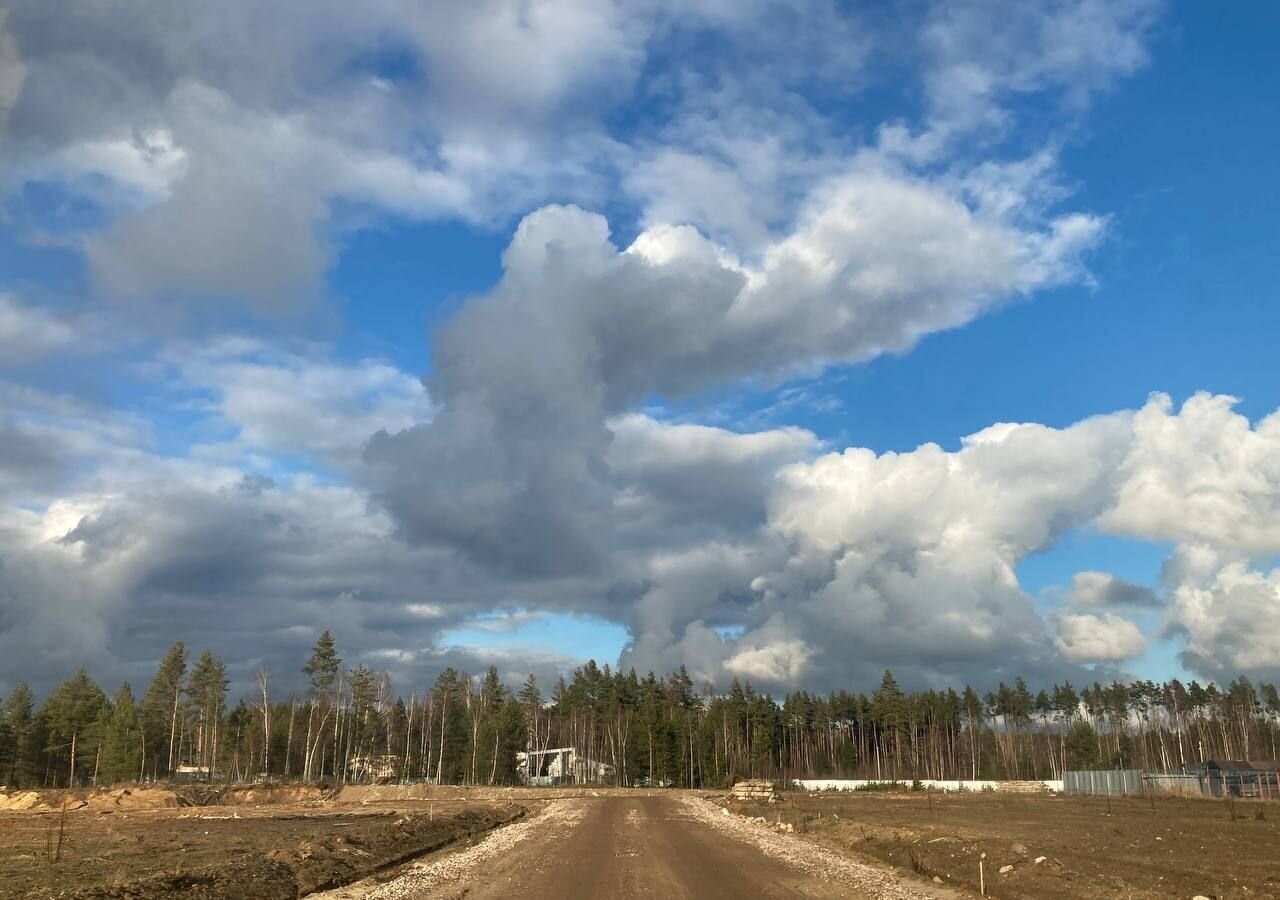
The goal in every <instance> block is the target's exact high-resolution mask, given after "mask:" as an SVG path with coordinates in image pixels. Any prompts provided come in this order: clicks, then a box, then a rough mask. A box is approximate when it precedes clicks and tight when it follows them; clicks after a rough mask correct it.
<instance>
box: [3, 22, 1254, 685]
mask: <svg viewBox="0 0 1280 900" xmlns="http://www.w3.org/2000/svg"><path fill="white" fill-rule="evenodd" d="M1277 26H1280V11H1278V10H1277V8H1276V7H1275V5H1274V4H1269V3H1261V2H1258V3H1239V4H1231V5H1229V6H1225V5H1218V6H1206V5H1204V4H1190V3H1186V4H1183V3H1173V2H1159V0H1111V2H1102V0H1053V2H1039V3H1016V4H1015V3H1002V2H994V0H960V2H949V3H929V2H923V0H911V2H907V0H903V2H895V3H890V4H863V5H858V4H847V3H833V2H823V0H811V2H800V0H795V2H792V0H776V2H775V0H745V2H744V0H737V2H733V3H728V2H724V3H722V2H700V3H686V2H683V0H633V2H608V0H562V2H558V3H555V4H549V3H539V2H528V0H521V2H514V0H512V2H507V0H486V2H481V3H476V2H456V3H455V2H452V0H448V2H439V3H433V4H429V5H425V6H424V5H422V4H416V3H409V2H405V0H374V2H370V3H366V4H353V5H340V4H326V5H321V6H316V5H315V4H313V3H310V2H304V0H280V2H277V3H275V4H271V5H269V6H265V7H264V6H262V5H261V4H255V3H248V2H240V0H231V2H225V3H220V4H212V5H211V4H204V3H196V2H188V0H178V2H174V0H165V2H158V0H126V2H123V3H119V4H113V5H111V6H110V8H108V7H106V6H103V5H102V4H100V3H97V2H93V0H68V2H65V3H61V4H57V6H56V8H54V7H52V6H50V5H49V4H47V3H44V2H41V0H0V689H3V690H7V689H8V688H10V687H11V686H12V685H13V684H15V683H16V682H17V681H18V680H20V679H25V680H28V681H30V682H31V683H32V684H33V685H35V686H36V687H37V688H38V689H41V690H45V689H47V688H48V687H49V686H50V685H52V684H53V683H55V682H56V681H57V680H59V679H61V678H63V677H66V676H67V675H68V674H70V673H71V672H72V671H73V670H74V669H75V667H77V666H79V665H81V664H84V665H86V666H87V667H88V668H89V670H90V672H91V673H92V674H93V675H94V676H95V677H97V678H98V679H100V680H101V681H103V682H104V683H108V684H115V683H117V682H119V681H120V680H124V679H128V680H130V681H131V682H133V683H134V684H135V685H138V684H141V683H145V682H146V680H147V679H148V678H149V677H150V674H151V673H152V672H153V671H154V668H155V664H156V662H157V660H158V658H159V657H160V656H161V654H162V653H163V652H164V650H165V648H166V647H167V646H168V645H169V644H170V643H172V642H173V641H175V640H183V641H185V642H186V643H187V644H188V646H189V647H191V648H193V649H202V648H204V647H208V648H210V649H212V650H213V651H214V652H216V653H218V654H220V655H221V656H222V657H223V658H224V659H225V660H226V662H227V664H228V667H229V671H230V674H231V676H232V678H233V680H234V681H235V683H236V684H239V685H244V684H247V683H248V681H249V679H250V677H251V673H252V672H253V671H255V670H256V669H257V668H258V667H260V666H261V665H263V664H266V665H268V666H269V667H270V668H271V670H272V671H273V672H278V673H281V676H280V677H282V678H285V679H286V680H287V679H288V678H291V677H292V678H297V679H299V681H300V676H298V675H296V670H297V669H299V668H300V667H301V665H302V663H303V662H304V661H305V659H306V656H307V655H308V653H309V650H310V647H311V645H312V644H313V643H314V641H315V639H316V637H317V636H318V634H319V632H320V631H321V630H323V629H330V630H331V631H332V632H333V633H334V635H335V636H336V639H337V642H338V648H339V652H340V654H341V655H342V656H343V657H344V659H346V661H347V662H348V663H349V664H355V663H357V662H364V663H365V664H366V665H369V666H370V667H372V668H375V669H380V670H386V671H388V672H389V673H390V674H391V676H392V679H393V682H394V683H395V684H397V685H398V686H399V687H400V688H402V689H404V690H406V691H407V690H410V689H413V688H414V687H419V686H422V685H425V684H427V683H428V682H429V680H430V679H432V678H433V677H434V675H435V674H436V673H437V672H438V671H439V670H440V669H442V668H443V667H445V666H454V667H456V668H459V669H461V670H463V671H466V672H470V673H476V672H479V671H481V670H482V669H484V668H486V667H488V666H490V665H494V666H497V667H498V669H499V672H500V674H501V676H502V677H503V678H505V679H507V680H508V681H509V682H511V683H517V682H519V681H522V680H523V679H524V678H525V677H526V675H527V674H529V673H535V674H536V675H537V676H538V677H539V678H540V679H543V680H544V681H545V680H548V679H552V678H554V677H556V675H557V674H558V673H563V672H566V671H569V670H571V669H572V668H574V667H575V666H577V665H580V664H581V663H582V662H583V661H585V660H586V659H587V658H595V659H597V660H598V661H600V662H602V663H609V664H611V665H613V666H621V667H624V668H635V669H636V670H637V671H639V672H641V673H643V672H645V671H649V670H653V671H657V672H665V671H670V670H672V669H675V668H677V667H679V666H681V665H683V666H686V667H687V669H688V671H689V672H690V674H691V676H692V677H694V678H695V680H696V681H697V682H698V683H700V684H703V683H705V684H711V685H712V686H713V687H715V688H717V689H723V688H725V687H727V685H728V683H729V682H730V681H731V680H732V679H733V678H739V679H742V680H749V681H751V682H752V683H753V684H754V685H756V686H757V687H759V688H761V689H764V690H769V691H774V692H785V691H788V690H793V689H797V688H805V689H809V690H819V691H825V690H828V689H833V688H837V687H841V688H848V689H853V690H869V689H871V688H872V687H874V685H875V684H876V683H878V680H879V676H880V673H881V672H883V670H885V669H886V668H887V669H891V670H892V671H893V672H894V674H895V676H896V677H897V678H898V679H899V681H900V682H902V683H904V684H906V685H907V686H909V687H912V688H925V687H945V686H960V685H963V684H965V683H972V684H974V685H975V686H979V687H989V686H991V685H994V684H995V683H996V682H997V681H1000V680H1006V681H1008V680H1011V679H1012V678H1014V677H1017V676H1022V677H1025V678H1026V679H1027V680H1028V682H1029V683H1031V684H1032V685H1033V686H1041V685H1045V686H1047V685H1049V684H1051V683H1054V682H1056V681H1060V680H1063V679H1070V680H1072V681H1073V683H1076V684H1077V685H1079V684H1082V683H1088V682H1091V681H1093V680H1101V679H1111V678H1128V677H1138V678H1150V679H1155V680H1161V679H1167V678H1171V677H1178V678H1182V679H1192V678H1195V679H1199V680H1201V681H1207V680H1215V681H1219V682H1225V681H1227V680H1230V679H1231V678H1234V677H1236V676H1237V675H1240V674H1244V675H1247V676H1248V677H1250V678H1254V679H1262V680H1274V679H1276V678H1280V389H1278V387H1280V377H1277V376H1280V364H1278V363H1277V362H1276V356H1275V349H1274V348H1275V338H1276V335H1277V334H1280V303H1277V299H1278V298H1277V296H1276V287H1275V285H1276V284H1277V283H1278V279H1277V277H1276V276H1277V271H1276V270H1277V267H1278V266H1280V178H1278V177H1277V175H1276V172H1275V148H1276V147H1277V144H1278V142H1280V119H1277V117H1276V116H1275V114H1274V111H1273V108H1274V106H1275V99H1276V98H1277V97H1280V64H1278V63H1277V62H1276V61H1275V57H1274V53H1273V52H1272V51H1273V48H1272V46H1271V44H1272V43H1273V42H1272V41H1271V39H1270V38H1271V36H1272V35H1274V34H1275V33H1276V28H1277Z"/></svg>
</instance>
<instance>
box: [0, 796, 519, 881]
mask: <svg viewBox="0 0 1280 900" xmlns="http://www.w3.org/2000/svg"><path fill="white" fill-rule="evenodd" d="M258 790H259V793H258V794H257V795H249V796H242V795H228V794H225V793H223V794H219V795H218V796H217V797H208V796H206V797H204V799H205V800H206V801H208V802H214V803H218V804H220V805H210V806H172V807H170V806H167V803H168V802H169V798H167V797H165V796H163V795H155V794H153V795H152V796H150V797H146V798H145V800H144V798H143V797H135V795H134V794H133V793H130V794H129V795H126V796H123V797H122V798H121V802H119V803H105V802H86V801H88V800H90V799H91V798H86V797H84V796H82V795H74V794H67V795H65V796H63V797H59V796H57V793H56V792H50V793H48V794H45V795H43V800H42V802H41V803H40V804H38V805H37V807H36V808H34V809H29V810H27V811H10V812H0V898H4V900H8V898H14V900H17V898H24V900H28V898H29V900H52V898H74V900H161V898H172V897H177V896H181V897H184V898H200V900H215V898H217V900H224V898H249V897H252V898H255V900H277V898H279V900H294V898H297V897H299V896H304V895H306V894H308V893H311V892H312V891H316V890H320V889H324V888H329V887H334V886H337V885H341V884H345V883H348V882H350V881H354V880H356V879H358V878H361V877H364V876H365V875H368V874H370V873H372V872H376V871H379V870H382V869H385V868H387V867H389V866H395V865H397V864H399V863H403V862H405V861H407V860H409V859H412V858H415V857H417V856H420V855H422V854H424V853H428V852H431V851H434V850H438V849H440V848H441V847H444V846H446V845H448V844H450V843H453V842H455V841H458V840H462V839H466V838H468V837H470V836H472V835H475V834H478V833H480V832H483V831H487V830H489V829H491V828H494V827H496V826H497V825H500V824H503V823H505V822H509V821H512V820H513V819H516V818H519V817H520V816H522V815H523V814H524V812H525V808H524V807H523V806H520V805H517V804H513V803H509V802H503V801H489V802H484V801H469V802H461V801H406V802H404V803H399V804H386V803H359V804H343V803H340V802H338V801H337V800H335V799H332V796H333V794H332V792H330V793H327V794H326V793H325V792H321V791H317V790H316V789H302V790H303V791H305V792H306V793H305V795H303V796H305V797H306V798H307V799H304V800H302V801H301V802H298V801H297V800H296V799H295V800H294V801H293V802H283V803H275V804H264V805H258V804H257V803H255V802H254V801H257V800H264V799H265V800H271V799H279V800H285V801H288V800H289V799H290V798H291V797H296V796H299V795H298V794H296V793H289V792H288V791H277V792H276V793H275V794H270V793H266V794H264V793H262V791H261V789H258ZM291 790H292V789H291ZM326 798H328V799H326ZM187 799H188V800H189V799H190V798H189V797H188V798H187ZM131 802H132V803H137V804H139V805H145V804H146V803H151V802H154V803H160V804H162V806H161V808H150V809H148V808H141V809H140V808H137V807H136V806H133V805H130V804H131ZM63 803H65V805H66V806H67V811H66V812H63V811H62V805H63ZM50 806H56V808H57V811H52V810H50V809H48V807H50ZM40 807H45V808H43V809H42V808H40ZM59 832H61V840H62V847H61V853H60V854H59V852H58V841H59Z"/></svg>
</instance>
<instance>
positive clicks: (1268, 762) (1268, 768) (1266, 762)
mask: <svg viewBox="0 0 1280 900" xmlns="http://www.w3.org/2000/svg"><path fill="white" fill-rule="evenodd" d="M1196 768H1200V769H1219V770H1226V769H1234V770H1238V771H1250V770H1252V771H1257V772H1275V771H1277V770H1280V760H1274V759H1210V760H1205V761H1204V762H1203V763H1201V764H1200V765H1199V766H1197V767H1196Z"/></svg>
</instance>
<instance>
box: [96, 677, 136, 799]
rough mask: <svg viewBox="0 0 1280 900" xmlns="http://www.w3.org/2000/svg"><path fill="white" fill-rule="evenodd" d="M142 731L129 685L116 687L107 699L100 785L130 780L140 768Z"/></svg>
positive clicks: (99, 775) (127, 683) (133, 778)
mask: <svg viewBox="0 0 1280 900" xmlns="http://www.w3.org/2000/svg"><path fill="white" fill-rule="evenodd" d="M142 753H143V747H142V728H141V726H140V725H139V723H138V710H137V707H136V706H135V705H134V701H133V690H132V689H131V688H130V687H129V682H127V681H126V682H125V683H124V684H122V685H120V688H119V689H118V690H117V691H116V693H115V696H113V697H112V698H111V711H110V713H109V714H108V715H107V718H106V722H105V723H104V734H103V738H102V761H101V764H100V771H99V774H98V782H99V783H100V784H102V783H105V784H112V783H115V782H120V781H134V780H136V779H137V778H138V775H139V772H140V769H141V767H142Z"/></svg>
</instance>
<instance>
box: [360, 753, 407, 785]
mask: <svg viewBox="0 0 1280 900" xmlns="http://www.w3.org/2000/svg"><path fill="white" fill-rule="evenodd" d="M399 768H400V757H399V756H396V755H395V754H389V755H383V756H353V757H351V760H350V762H348V763H347V771H348V772H349V773H350V775H351V780H352V781H387V780H388V779H392V778H395V777H396V772H397V771H398V770H399Z"/></svg>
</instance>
